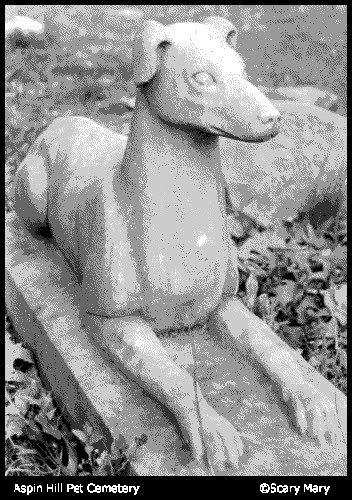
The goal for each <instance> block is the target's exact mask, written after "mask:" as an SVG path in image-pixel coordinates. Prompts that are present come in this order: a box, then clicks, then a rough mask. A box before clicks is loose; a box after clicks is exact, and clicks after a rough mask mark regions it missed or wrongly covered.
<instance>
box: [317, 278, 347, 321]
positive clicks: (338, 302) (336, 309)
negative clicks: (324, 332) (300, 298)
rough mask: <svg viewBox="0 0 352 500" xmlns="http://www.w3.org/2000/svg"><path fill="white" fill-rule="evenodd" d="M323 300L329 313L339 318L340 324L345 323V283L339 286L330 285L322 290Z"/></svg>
mask: <svg viewBox="0 0 352 500" xmlns="http://www.w3.org/2000/svg"><path fill="white" fill-rule="evenodd" d="M321 293H322V294H323V295H324V301H325V304H326V305H327V307H328V308H329V309H330V311H331V314H332V315H333V316H335V318H337V319H338V320H339V322H340V323H341V325H342V326H345V325H346V324H347V285H346V284H344V285H342V286H340V287H338V286H337V285H332V286H331V287H330V288H329V289H328V290H322V291H321Z"/></svg>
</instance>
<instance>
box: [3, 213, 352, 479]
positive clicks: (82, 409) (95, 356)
mask: <svg viewBox="0 0 352 500" xmlns="http://www.w3.org/2000/svg"><path fill="white" fill-rule="evenodd" d="M6 225H7V227H6V230H7V236H6V238H7V241H6V245H7V259H6V282H7V286H6V303H7V308H8V312H9V314H10V316H11V318H12V320H13V324H14V327H15V329H16V332H17V333H18V336H19V338H20V339H21V340H22V341H23V342H24V343H25V344H26V345H28V346H29V347H30V348H31V349H32V350H33V351H34V353H35V355H36V358H37V362H38V366H39V370H40V374H41V377H42V380H43V381H44V382H45V384H46V386H47V388H48V389H51V390H52V391H53V392H54V395H55V398H56V400H57V401H58V403H59V404H60V405H61V406H62V408H65V410H66V412H67V414H68V416H69V418H70V420H71V423H72V425H73V426H74V428H78V429H82V427H83V424H84V423H85V422H86V421H89V422H90V423H91V425H92V426H93V428H94V429H95V430H96V431H97V432H100V433H101V434H103V435H104V436H105V437H106V440H107V443H111V441H112V439H114V438H116V439H118V438H119V435H120V434H121V435H122V436H124V438H125V440H126V442H127V443H128V444H130V446H131V447H132V446H134V443H135V437H140V436H141V435H142V434H146V435H147V438H148V440H147V442H146V444H144V445H143V446H142V447H140V448H139V449H138V450H137V451H136V453H134V454H133V455H132V456H131V457H130V460H131V465H132V467H133V469H134V470H135V471H136V473H137V474H138V475H144V476H164V475H165V476H169V475H176V476H177V475H206V474H207V473H206V471H205V470H203V469H202V468H200V467H199V466H197V465H196V464H195V463H194V462H192V461H191V462H190V459H191V457H190V452H189V450H188V449H187V448H186V447H185V446H184V445H182V441H181V439H180V434H179V431H178V429H177V426H176V425H175V420H174V418H173V416H172V415H171V414H170V413H168V412H167V411H166V410H165V409H164V408H163V407H162V406H161V405H160V404H159V403H158V402H157V401H155V400H153V399H152V398H151V397H149V396H148V395H147V394H146V393H145V392H144V391H143V390H142V389H141V388H140V387H139V386H138V385H137V384H135V383H134V382H132V381H130V380H129V379H128V378H126V377H125V375H124V374H123V373H122V372H120V371H119V369H118V368H117V366H116V364H115V362H114V360H112V359H109V358H108V356H107V355H106V353H104V352H103V351H101V350H100V349H98V347H97V346H96V345H95V344H94V342H93V341H92V337H91V335H90V331H91V330H90V329H91V328H92V326H91V325H90V324H89V320H88V318H87V317H85V316H84V315H82V314H81V313H80V304H79V296H80V289H79V286H78V284H77V283H76V280H75V276H74V274H73V273H72V271H71V269H70V267H69V266H68V265H67V264H66V262H65V260H64V259H63V257H62V255H61V254H60V252H58V251H57V249H56V248H55V247H54V246H53V245H52V244H50V243H43V242H41V241H38V240H35V239H34V238H32V237H31V235H30V234H29V233H28V232H27V231H26V230H25V229H24V227H23V226H22V224H21V222H20V221H19V220H18V218H17V217H16V215H15V214H10V215H9V216H8V218H7V221H6ZM161 341H162V343H163V344H164V346H165V348H166V349H167V351H168V352H169V354H170V356H171V357H172V359H173V360H175V361H176V362H177V363H178V364H179V365H181V366H183V367H185V368H186V369H187V370H188V371H189V372H190V373H192V374H193V375H194V376H195V377H196V378H197V380H198V381H199V383H200V386H201V388H202V392H203V394H204V396H205V397H206V399H207V401H208V402H209V403H210V404H211V405H212V406H213V407H214V408H215V409H216V410H217V412H218V413H220V414H222V415H223V416H224V417H226V418H227V419H228V420H229V421H230V422H231V423H233V425H234V426H235V427H236V428H237V429H238V431H239V432H240V435H241V436H242V440H243V443H244V453H243V456H242V457H241V459H240V464H239V469H238V471H237V472H236V474H238V475H254V476H260V475H308V476H311V475H312V476H315V475H345V474H346V447H345V443H344V440H343V441H341V442H340V443H338V444H337V445H336V446H335V447H329V448H328V449H327V450H325V451H322V450H321V449H320V447H318V446H317V445H315V444H314V443H313V442H311V441H309V440H307V439H303V438H302V437H301V436H299V435H298V433H297V432H296V431H295V429H294V428H293V427H292V425H291V424H290V421H289V417H288V412H287V410H286V408H285V406H284V405H282V403H281V402H280V400H279V399H278V397H277V395H276V393H275V391H274V388H273V385H272V383H271V382H270V381H269V380H268V379H267V378H266V377H265V376H264V375H263V374H262V373H261V371H260V370H259V368H258V367H256V366H254V365H253V363H250V362H247V360H245V359H243V357H242V356H241V355H240V353H238V352H236V350H234V349H228V348H225V347H224V346H222V345H220V343H219V342H218V340H217V339H216V337H214V336H211V335H210V333H209V332H207V331H204V330H203V331H202V330H200V329H194V330H193V331H192V332H188V333H182V334H180V333H177V334H173V335H170V336H167V337H163V338H162V339H161ZM192 344H193V348H192ZM193 353H194V354H195V356H193ZM194 357H195V360H194ZM316 376H317V377H320V378H322V377H321V376H320V375H318V374H317V375H316ZM324 382H325V381H324ZM329 386H331V384H329ZM336 399H337V401H338V407H339V412H340V415H341V426H342V430H343V434H344V436H346V398H345V396H344V395H343V394H342V393H340V392H339V391H337V396H336ZM232 475H233V473H232Z"/></svg>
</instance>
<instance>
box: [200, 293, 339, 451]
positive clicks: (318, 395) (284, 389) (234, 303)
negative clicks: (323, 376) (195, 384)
mask: <svg viewBox="0 0 352 500" xmlns="http://www.w3.org/2000/svg"><path fill="white" fill-rule="evenodd" d="M209 327H210V331H213V332H214V333H216V334H218V335H220V338H221V340H222V341H223V342H225V343H228V342H234V343H235V345H236V347H237V348H239V349H240V350H242V352H243V354H244V355H245V356H248V357H249V358H252V359H253V360H255V361H256V362H259V364H260V366H261V367H262V368H263V369H264V370H265V372H266V373H267V375H269V377H270V378H271V379H272V380H273V381H274V382H276V384H277V385H278V386H279V389H280V392H281V397H282V399H283V400H284V402H290V404H291V406H292V407H293V409H294V415H293V419H294V421H295V423H296V426H297V427H298V429H299V430H300V432H301V433H302V434H307V435H309V436H310V437H313V438H315V439H317V440H318V441H319V443H320V444H321V445H325V444H326V443H335V441H336V440H337V437H338V436H339V438H341V436H340V434H341V426H340V425H339V421H338V417H337V414H336V410H335V405H334V400H333V398H332V397H330V396H331V393H332V392H333V391H329V389H328V391H326V392H324V393H323V392H322V391H320V390H318V388H317V387H316V386H315V385H314V384H312V383H311V381H310V380H309V376H308V375H309V374H308V371H309V370H308V367H307V368H305V366H304V365H305V364H307V363H306V362H305V361H304V360H303V359H302V358H300V356H299V355H298V354H297V353H295V351H294V350H293V349H291V348H290V347H289V346H287V345H286V344H285V343H284V342H283V341H282V340H281V339H280V338H279V337H278V336H277V335H276V334H275V333H274V332H273V331H272V330H271V328H270V327H269V326H268V325H267V324H266V323H265V322H264V321H262V320H261V319H259V318H258V317H257V316H255V315H254V314H252V313H251V312H250V311H249V310H248V309H247V308H246V307H245V306H244V305H243V304H242V303H241V301H240V300H239V299H238V298H236V297H232V298H227V299H223V300H222V301H221V303H220V306H219V307H218V309H217V310H216V311H215V312H214V313H213V315H212V316H211V318H210V321H209ZM299 358H300V359H299ZM330 385H331V384H329V383H327V386H330ZM331 387H332V388H333V386H331Z"/></svg>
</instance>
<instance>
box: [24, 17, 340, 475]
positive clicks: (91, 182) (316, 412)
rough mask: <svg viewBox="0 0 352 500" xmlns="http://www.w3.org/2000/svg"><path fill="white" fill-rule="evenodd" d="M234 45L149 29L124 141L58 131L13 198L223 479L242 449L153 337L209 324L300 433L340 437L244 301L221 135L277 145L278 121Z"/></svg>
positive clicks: (197, 31) (133, 371) (129, 365)
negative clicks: (269, 389)
mask: <svg viewBox="0 0 352 500" xmlns="http://www.w3.org/2000/svg"><path fill="white" fill-rule="evenodd" d="M235 40H236V29H235V27H234V26H233V25H232V24H231V23H230V22H228V21H226V20H225V19H222V18H218V17H211V18H208V19H206V20H205V21H204V22H203V23H182V24H173V25H170V26H163V25H161V24H159V23H157V22H154V21H147V22H146V23H145V25H144V27H143V29H142V30H141V32H140V33H139V35H138V36H137V38H136V40H135V43H134V80H135V83H136V85H137V87H138V95H137V100H136V108H135V111H134V115H133V118H132V125H131V132H130V136H129V138H128V140H127V142H126V138H125V137H124V136H120V135H118V134H115V133H113V132H111V131H109V130H107V129H105V128H104V127H102V126H100V125H98V124H96V123H95V122H93V121H92V120H89V119H87V118H83V117H67V118H60V119H57V120H55V121H54V122H53V123H52V124H51V125H50V126H49V127H48V129H47V130H46V131H45V132H44V133H43V134H42V135H41V136H40V137H39V138H38V140H37V141H36V143H35V144H34V145H33V147H32V149H31V150H30V152H29V154H28V156H27V158H26V159H25V160H24V162H23V163H22V165H21V167H20V169H19V171H18V179H17V185H16V194H15V210H16V212H17V214H18V215H19V216H20V217H21V218H22V219H23V221H24V223H25V225H26V227H27V228H28V229H29V231H30V232H31V233H32V234H33V235H34V236H36V237H43V235H45V232H46V236H47V237H49V236H50V237H52V238H53V239H54V241H55V242H56V244H57V245H58V247H59V248H60V250H61V251H62V252H63V254H64V256H65V258H66V259H67V261H68V262H69V264H70V266H71V267H72V269H73V270H74V272H75V274H76V276H77V279H78V281H79V283H80V285H81V290H82V297H81V307H82V308H83V309H84V311H87V313H88V314H89V315H90V316H91V318H92V319H93V320H94V322H95V325H96V334H95V335H96V340H97V342H98V343H100V345H102V346H103V347H104V349H107V350H108V351H109V352H110V355H111V356H112V357H113V358H114V360H116V362H117V363H118V366H119V367H121V370H122V371H124V373H126V374H127V375H128V376H129V377H131V378H132V379H133V380H135V381H137V382H138V383H139V384H140V385H141V386H142V387H143V388H144V389H145V390H146V391H148V392H149V393H150V394H152V395H153V396H154V397H155V398H157V399H158V400H159V401H161V402H162V403H163V404H164V405H166V407H168V408H169V409H170V410H171V411H172V412H173V413H174V415H175V416H176V418H177V420H178V423H179V426H180V429H181V432H182V434H183V437H184V439H185V441H187V442H189V444H190V448H191V451H192V454H193V456H194V458H195V459H196V460H197V461H199V462H200V463H201V464H203V466H204V465H206V466H207V467H208V468H210V470H211V471H212V473H214V474H218V473H221V472H223V471H224V470H226V469H228V468H229V467H235V466H236V464H237V461H238V458H239V455H240V454H241V450H242V443H241V440H240V438H239V436H238V433H237V431H236V430H235V429H234V428H233V426H232V425H231V424H230V423H229V422H228V421H227V420H226V419H225V418H224V417H222V416H220V415H218V414H217V412H215V410H214V409H213V408H212V407H211V406H210V405H209V404H208V403H207V402H206V401H205V399H204V397H203V396H202V394H201V391H200V388H199V386H198V384H197V383H195V382H194V380H193V378H192V377H191V375H189V374H188V373H187V372H186V371H185V370H184V369H182V368H180V367H179V366H177V365H176V364H175V363H174V362H173V361H172V360H171V359H170V358H169V356H168V355H167V353H166V351H165V349H164V348H163V346H162V344H161V343H160V341H159V339H158V337H157V335H156V333H157V334H162V333H163V332H165V331H167V330H170V329H181V328H185V327H192V326H194V325H199V324H205V323H207V325H208V327H209V329H210V331H216V332H219V334H220V335H221V338H222V339H223V340H224V342H226V343H229V344H234V345H235V346H236V348H238V349H241V350H243V352H244V354H245V353H247V355H250V356H252V357H253V358H254V359H255V360H256V362H259V364H260V365H261V366H262V368H263V370H265V372H266V373H267V374H268V375H269V376H270V377H271V378H272V379H273V380H275V381H276V382H277V384H278V387H279V388H280V390H281V395H282V397H283V398H284V400H285V401H289V402H290V403H291V404H292V407H293V409H294V410H293V417H294V420H295V422H296V425H297V428H298V429H299V431H300V432H301V433H302V434H307V435H309V436H312V437H314V438H317V439H318V440H319V441H320V443H321V444H324V443H325V442H331V441H334V439H335V437H336V434H337V432H338V422H337V416H336V414H335V408H334V405H333V404H332V403H331V401H330V400H329V399H328V398H326V397H325V396H324V395H323V394H322V393H321V392H319V391H318V390H317V389H316V388H315V387H314V386H313V385H312V384H310V383H309V382H307V381H306V380H305V377H304V375H303V371H302V370H301V368H300V367H299V364H298V362H297V360H296V359H294V357H293V356H292V354H291V351H290V350H289V349H288V348H286V347H285V345H283V344H282V343H280V342H279V341H278V338H277V336H276V335H275V334H274V332H273V331H272V330H271V329H270V328H269V327H268V326H267V325H266V324H265V323H264V322H262V321H261V320H259V319H258V318H256V317H255V316H253V315H252V314H251V313H250V312H249V311H247V310H246V309H245V308H244V307H243V305H241V303H240V302H239V300H238V299H237V298H236V291H237V283H238V279H237V268H236V255H235V250H234V248H233V247H232V246H231V242H230V239H229V237H228V230H227V226H226V216H225V199H224V181H223V177H222V172H221V164H220V158H219V147H218V142H219V137H220V136H223V137H227V138H230V139H234V140H240V141H265V140H268V139H270V138H271V137H273V136H275V135H276V134H277V133H278V131H279V127H278V124H279V121H280V115H279V113H278V111H277V110H276V109H275V107H274V106H273V105H272V104H271V103H270V101H269V100H268V99H267V98H266V97H265V96H264V95H263V94H261V92H260V91H259V90H258V89H256V88H255V87H254V86H253V85H252V84H250V83H249V82H248V81H247V79H246V77H245V73H244V63H243V61H242V59H241V57H240V56H239V55H238V54H237V52H236V51H235V49H234V47H235ZM238 168H240V165H239V166H238ZM48 230H49V231H50V232H48ZM239 317H241V324H242V325H243V322H245V323H246V325H247V328H239V327H238V325H239V321H238V320H239Z"/></svg>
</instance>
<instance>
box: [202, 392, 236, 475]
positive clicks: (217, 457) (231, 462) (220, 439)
mask: <svg viewBox="0 0 352 500" xmlns="http://www.w3.org/2000/svg"><path fill="white" fill-rule="evenodd" d="M199 411H200V418H201V422H202V430H203V439H204V445H205V449H206V456H207V460H208V462H209V466H210V468H211V469H212V470H213V472H214V474H215V475H223V474H226V473H230V472H231V471H233V470H234V469H236V468H237V467H238V460H239V457H240V456H241V455H242V453H243V444H242V440H241V438H240V436H239V435H238V432H237V431H236V429H235V428H234V427H233V425H232V424H230V422H228V421H227V420H226V419H225V418H224V417H222V416H221V415H219V414H218V413H217V412H216V411H215V410H214V409H213V408H212V407H211V406H209V405H208V404H207V403H206V402H205V400H204V399H203V400H202V401H201V402H200V404H199Z"/></svg>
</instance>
